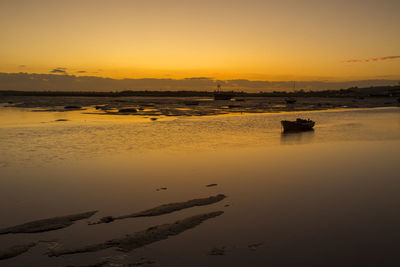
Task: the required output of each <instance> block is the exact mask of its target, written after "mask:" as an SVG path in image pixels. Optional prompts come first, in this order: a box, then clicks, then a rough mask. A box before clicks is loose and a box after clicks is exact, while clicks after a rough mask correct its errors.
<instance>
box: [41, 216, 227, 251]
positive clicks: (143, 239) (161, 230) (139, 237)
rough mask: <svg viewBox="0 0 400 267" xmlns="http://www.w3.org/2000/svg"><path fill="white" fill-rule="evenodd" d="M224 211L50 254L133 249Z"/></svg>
mask: <svg viewBox="0 0 400 267" xmlns="http://www.w3.org/2000/svg"><path fill="white" fill-rule="evenodd" d="M223 213H224V212H223V211H215V212H210V213H204V214H200V215H195V216H192V217H188V218H185V219H183V220H179V221H176V222H175V223H171V224H162V225H157V226H153V227H150V228H148V229H147V230H144V231H140V232H136V233H134V234H132V235H127V236H125V237H122V238H119V239H112V240H108V241H105V242H104V243H99V244H94V245H89V246H85V247H81V248H76V249H55V250H51V251H50V252H49V256H50V257H51V256H56V257H58V256H61V255H65V254H75V253H85V252H95V251H99V250H103V249H107V248H111V247H116V248H118V249H119V250H121V251H131V250H133V249H136V248H140V247H143V246H145V245H148V244H151V243H154V242H157V241H160V240H163V239H167V238H168V237H169V236H174V235H178V234H180V233H182V232H184V231H186V230H188V229H191V228H194V227H196V226H198V225H199V224H201V223H202V222H204V221H206V220H208V219H211V218H214V217H217V216H220V215H221V214H223Z"/></svg>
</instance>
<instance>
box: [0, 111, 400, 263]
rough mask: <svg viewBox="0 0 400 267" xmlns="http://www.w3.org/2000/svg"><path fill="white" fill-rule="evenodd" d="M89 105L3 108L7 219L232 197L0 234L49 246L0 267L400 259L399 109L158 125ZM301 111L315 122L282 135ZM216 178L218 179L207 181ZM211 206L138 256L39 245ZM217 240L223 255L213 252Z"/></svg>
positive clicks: (0, 240) (110, 232) (85, 238)
mask: <svg viewBox="0 0 400 267" xmlns="http://www.w3.org/2000/svg"><path fill="white" fill-rule="evenodd" d="M82 113H83V112H82V111H70V112H30V111H28V110H26V109H21V110H19V109H16V108H2V109H1V110H0V125H1V126H0V151H1V154H0V176H1V178H0V179H1V187H0V199H1V201H0V211H1V218H2V219H1V222H0V228H3V227H7V226H12V225H16V224H21V223H24V222H28V221H32V220H36V219H42V218H48V217H54V216H62V215H68V214H74V213H79V212H85V211H89V210H99V212H98V213H97V214H96V215H95V216H94V217H93V218H90V219H89V221H94V220H96V219H98V218H100V217H103V216H107V215H117V216H118V215H124V214H129V213H132V212H136V211H140V210H143V209H147V208H151V207H154V206H157V205H160V204H164V203H170V202H176V201H185V200H189V199H193V198H199V197H208V196H212V195H216V194H218V193H223V194H226V195H227V196H228V197H227V198H226V199H224V200H223V201H221V202H219V203H216V204H213V205H209V206H203V207H195V208H191V209H186V210H182V211H179V212H175V213H171V214H167V215H162V216H156V217H148V218H135V219H126V220H121V221H117V222H113V223H111V224H101V225H96V226H88V225H87V221H88V220H83V221H79V222H77V223H76V224H74V225H72V226H70V227H67V228H64V229H61V230H57V231H51V232H45V233H37V234H8V235H2V236H0V248H6V247H9V246H11V245H15V244H23V243H26V242H29V241H38V240H42V241H51V242H42V243H39V245H38V246H36V247H34V248H32V249H31V250H29V251H28V252H26V253H24V254H22V255H20V256H18V257H15V258H11V259H8V260H4V261H1V262H0V265H2V266H3V265H4V266H65V265H68V264H73V265H79V264H81V265H82V264H93V263H97V262H100V261H103V260H104V259H107V260H110V261H111V262H112V263H113V264H116V265H114V266H121V264H128V263H133V262H135V261H137V260H138V259H140V258H142V257H145V258H146V259H149V260H152V261H155V264H154V266H267V265H271V266H398V265H399V263H400V257H399V256H398V250H399V249H400V245H399V244H398V240H399V238H400V231H399V229H398V225H400V214H399V212H398V203H400V195H399V194H398V188H400V181H399V180H398V173H399V171H400V167H399V165H398V162H399V161H398V159H399V156H400V152H399V151H400V110H399V109H398V108H382V109H357V110H331V111H329V110H328V111H319V112H302V113H279V114H259V115H234V116H233V115H226V116H216V117H198V118H171V117H170V118H161V119H159V120H157V121H150V120H149V119H148V118H141V117H137V116H136V117H135V116H109V115H93V114H82ZM297 116H301V117H306V118H307V117H308V118H311V119H313V120H315V121H317V126H316V128H315V131H314V132H307V133H298V134H282V133H281V130H280V124H279V121H280V120H282V119H293V118H296V117H297ZM59 119H68V121H56V120H59ZM211 183H216V184H218V185H217V186H214V187H206V186H205V185H207V184H211ZM161 187H165V188H167V190H159V191H157V189H159V188H161ZM228 205H229V206H228ZM217 210H222V211H224V214H223V215H221V216H219V217H217V218H214V219H212V220H209V221H206V222H204V223H203V224H201V225H199V226H198V227H196V228H194V229H191V230H188V231H185V232H183V233H181V234H179V235H177V236H174V237H170V238H168V239H167V240H163V241H159V242H156V243H153V244H151V245H148V246H146V247H144V248H140V249H137V250H134V251H132V252H130V253H124V252H119V251H115V250H114V249H107V250H104V251H99V252H93V253H84V254H76V255H66V256H60V257H57V258H54V257H52V258H50V257H48V256H47V255H44V253H46V251H47V249H48V246H50V245H51V246H53V245H63V246H64V247H68V248H69V247H77V246H81V245H84V244H92V243H97V242H103V241H105V240H108V239H112V238H119V237H123V236H124V235H125V234H131V233H134V232H136V231H140V230H143V229H146V228H147V227H149V226H152V225H158V224H162V223H171V222H174V221H176V220H178V219H183V218H186V217H188V216H191V215H196V214H199V213H203V212H210V211H217ZM213 248H219V249H221V250H223V251H225V255H217V256H215V255H214V256H212V255H209V252H210V251H211V250H212V249H213ZM118 264H120V265H118Z"/></svg>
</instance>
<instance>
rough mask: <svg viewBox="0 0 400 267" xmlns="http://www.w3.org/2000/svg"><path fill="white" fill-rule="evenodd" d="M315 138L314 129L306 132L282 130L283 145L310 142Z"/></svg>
mask: <svg viewBox="0 0 400 267" xmlns="http://www.w3.org/2000/svg"><path fill="white" fill-rule="evenodd" d="M313 140H314V129H312V130H310V131H305V132H282V133H281V145H299V144H309V143H312V142H313Z"/></svg>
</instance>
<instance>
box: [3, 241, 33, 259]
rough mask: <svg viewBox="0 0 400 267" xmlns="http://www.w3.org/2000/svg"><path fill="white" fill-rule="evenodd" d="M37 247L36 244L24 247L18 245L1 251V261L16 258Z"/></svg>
mask: <svg viewBox="0 0 400 267" xmlns="http://www.w3.org/2000/svg"><path fill="white" fill-rule="evenodd" d="M34 246H36V243H33V242H32V243H28V244H24V245H16V246H12V247H9V248H6V249H2V250H0V260H5V259H9V258H13V257H16V256H18V255H21V254H22V253H25V252H27V251H28V250H29V249H30V248H32V247H34Z"/></svg>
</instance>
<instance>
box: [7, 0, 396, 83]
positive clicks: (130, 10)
mask: <svg viewBox="0 0 400 267" xmlns="http://www.w3.org/2000/svg"><path fill="white" fill-rule="evenodd" d="M399 11H400V1H398V0H380V1H376V0H346V1H344V0H337V1H328V0H326V1H325V0H303V1H299V0H281V1H276V0H263V1H261V0H246V1H244V0H240V1H239V0H213V1H211V0H203V1H197V0H196V1H190V0H186V1H183V0H174V1H172V0H147V1H145V0H112V1H111V0H108V1H106V0H79V1H78V0H69V1H56V0H37V1H31V0H1V1H0V32H1V36H2V38H1V42H0V72H36V73H49V72H50V71H51V70H53V69H55V68H66V69H65V71H66V72H67V73H68V74H74V75H94V76H102V77H113V78H125V77H126V78H149V77H154V78H184V77H199V76H204V77H213V78H218V79H232V78H233V79H235V78H243V79H250V80H255V79H258V80H260V79H262V80H293V79H295V80H315V79H327V80H346V79H400V58H399V57H398V56H400V34H399V29H400V16H399V13H400V12H399ZM370 59H376V60H370Z"/></svg>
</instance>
